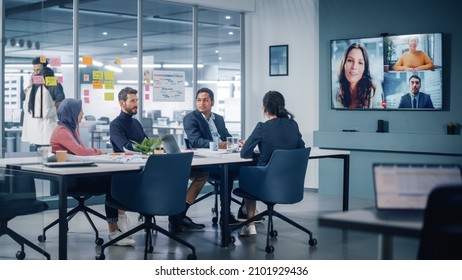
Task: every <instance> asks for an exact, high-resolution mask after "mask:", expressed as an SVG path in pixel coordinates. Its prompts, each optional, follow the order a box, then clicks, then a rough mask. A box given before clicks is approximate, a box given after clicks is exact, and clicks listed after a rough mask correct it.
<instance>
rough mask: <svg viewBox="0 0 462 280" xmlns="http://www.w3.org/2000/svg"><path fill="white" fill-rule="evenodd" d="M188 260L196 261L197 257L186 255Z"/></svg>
mask: <svg viewBox="0 0 462 280" xmlns="http://www.w3.org/2000/svg"><path fill="white" fill-rule="evenodd" d="M188 260H197V256H196V255H194V254H189V255H188Z"/></svg>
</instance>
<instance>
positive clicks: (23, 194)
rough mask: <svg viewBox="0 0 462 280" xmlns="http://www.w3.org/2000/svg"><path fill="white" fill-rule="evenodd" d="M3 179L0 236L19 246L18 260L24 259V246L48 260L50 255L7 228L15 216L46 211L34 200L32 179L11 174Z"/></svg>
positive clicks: (0, 200) (1, 186)
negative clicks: (11, 240) (5, 236)
mask: <svg viewBox="0 0 462 280" xmlns="http://www.w3.org/2000/svg"><path fill="white" fill-rule="evenodd" d="M4 178H5V180H4V181H2V182H1V183H0V236H2V235H8V236H10V237H11V238H12V239H13V240H14V241H16V243H18V244H19V245H21V250H20V251H18V252H17V253H16V258H17V259H18V260H23V259H24V258H25V257H26V253H25V252H24V245H27V246H29V247H31V248H32V249H34V250H35V251H37V252H39V253H40V254H42V255H44V256H45V257H46V258H47V259H48V260H49V259H50V254H48V253H47V252H45V251H44V250H43V249H42V248H40V247H38V246H37V245H35V244H34V243H32V242H31V241H29V240H27V239H26V238H24V237H23V236H21V235H19V234H18V233H17V232H15V231H13V230H12V229H10V228H9V227H8V222H9V221H10V220H11V219H13V218H15V217H17V216H23V215H29V214H34V213H40V212H43V211H45V210H47V209H48V205H47V204H46V203H44V202H42V201H39V200H37V198H36V193H35V182H34V179H33V178H32V177H30V176H25V175H14V176H13V174H7V175H6V176H5V177H4ZM24 228H27V226H25V227H24Z"/></svg>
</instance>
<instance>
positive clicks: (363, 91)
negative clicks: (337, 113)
mask: <svg viewBox="0 0 462 280" xmlns="http://www.w3.org/2000/svg"><path fill="white" fill-rule="evenodd" d="M338 82H339V85H338V90H337V96H336V98H335V100H334V103H336V104H335V108H381V103H382V94H381V92H378V90H377V89H378V88H377V86H376V85H374V82H373V81H372V76H371V73H370V70H369V55H368V54H367V50H366V47H365V46H364V45H363V44H361V43H353V44H351V45H350V46H349V47H348V48H347V49H346V50H345V53H344V54H343V57H342V60H341V62H340V67H339V74H338Z"/></svg>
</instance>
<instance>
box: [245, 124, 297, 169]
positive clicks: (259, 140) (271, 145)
mask: <svg viewBox="0 0 462 280" xmlns="http://www.w3.org/2000/svg"><path fill="white" fill-rule="evenodd" d="M257 145H258V149H259V151H260V153H259V155H257V154H255V153H254V149H255V147H256V146H257ZM304 147H305V142H303V140H302V134H301V133H300V130H299V129H298V124H297V122H296V121H295V120H293V119H288V118H276V119H272V120H268V121H266V122H264V123H262V122H260V123H258V124H257V126H256V127H255V128H254V130H253V131H252V134H250V136H249V138H248V139H247V140H246V141H245V144H244V146H243V147H242V150H241V157H242V158H255V157H256V158H257V165H266V164H267V163H268V161H269V160H270V158H271V155H272V154H273V151H274V150H276V149H286V150H288V149H301V148H304Z"/></svg>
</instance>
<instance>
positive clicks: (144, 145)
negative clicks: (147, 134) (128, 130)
mask: <svg viewBox="0 0 462 280" xmlns="http://www.w3.org/2000/svg"><path fill="white" fill-rule="evenodd" d="M131 142H132V144H133V148H134V149H135V152H140V153H142V154H145V155H146V154H149V153H152V151H153V150H155V149H158V148H160V145H161V144H162V141H161V140H160V139H159V138H155V137H154V138H151V139H148V138H144V139H143V142H141V143H138V142H136V141H133V140H131Z"/></svg>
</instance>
